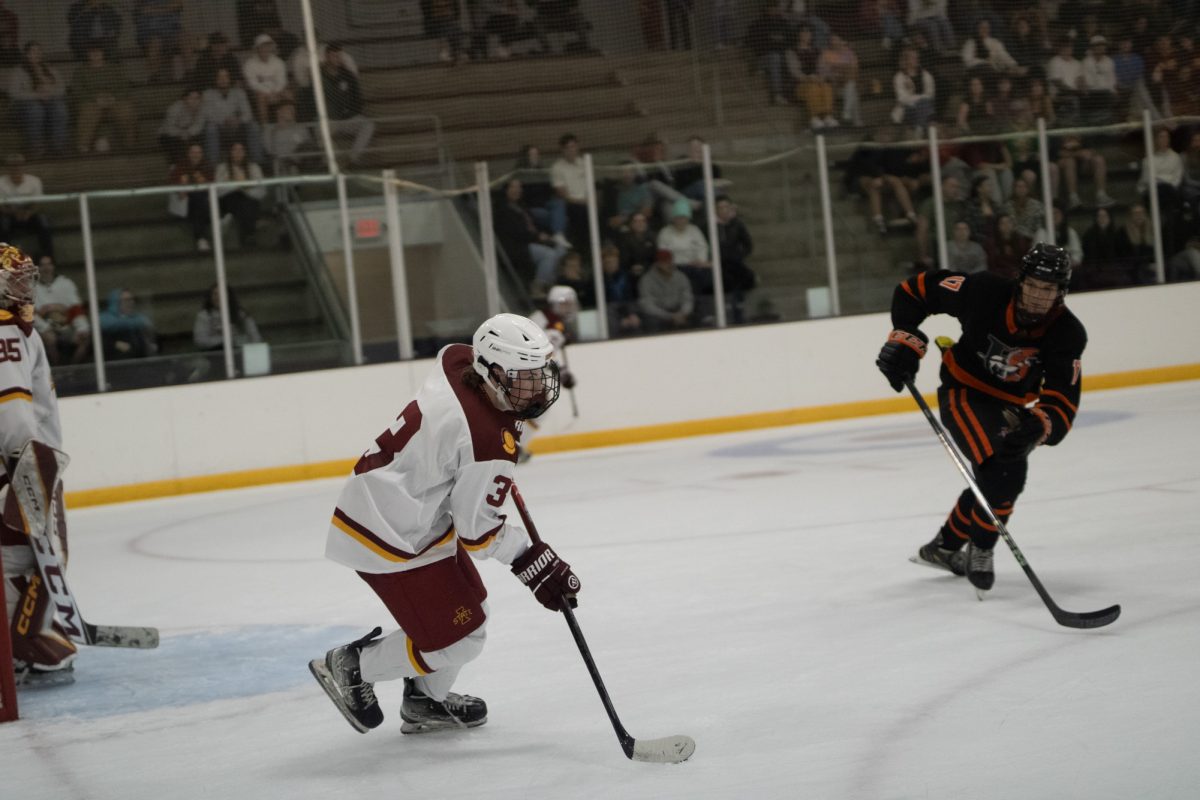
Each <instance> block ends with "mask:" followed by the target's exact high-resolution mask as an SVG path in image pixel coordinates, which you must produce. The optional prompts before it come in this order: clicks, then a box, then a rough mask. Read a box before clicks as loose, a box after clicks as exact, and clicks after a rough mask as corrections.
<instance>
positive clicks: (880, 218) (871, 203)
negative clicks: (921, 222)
mask: <svg viewBox="0 0 1200 800" xmlns="http://www.w3.org/2000/svg"><path fill="white" fill-rule="evenodd" d="M875 138H876V139H877V140H878V141H879V143H880V144H882V145H885V146H882V147H872V146H870V145H869V144H865V145H863V146H860V147H859V148H858V149H857V150H855V151H854V153H853V154H852V155H851V157H850V163H849V165H848V167H847V180H848V181H849V184H848V188H849V190H850V191H852V192H859V193H861V194H862V196H863V197H865V198H866V199H867V205H868V208H869V210H870V214H871V222H872V223H873V224H874V226H875V229H876V230H877V231H878V232H879V233H880V235H885V234H887V232H888V225H887V220H885V219H884V214H883V195H884V190H888V191H890V192H891V194H892V195H893V196H894V197H895V198H896V202H897V203H899V204H900V207H901V209H902V210H903V212H904V217H905V218H906V219H907V220H909V221H911V222H913V223H914V224H915V223H916V220H917V214H916V209H915V208H913V202H912V194H911V191H910V190H913V189H915V188H916V185H917V184H916V181H915V180H908V181H906V180H905V179H906V178H910V179H917V177H918V176H917V175H914V174H912V171H911V169H910V165H909V163H908V155H909V153H910V152H911V151H909V150H907V149H903V148H896V147H887V146H886V145H887V144H888V143H890V142H894V141H895V133H894V131H893V129H891V128H887V127H883V128H880V129H879V130H878V131H877V132H876V135H875Z"/></svg>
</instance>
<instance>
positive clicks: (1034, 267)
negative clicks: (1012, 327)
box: [1013, 242, 1071, 326]
mask: <svg viewBox="0 0 1200 800" xmlns="http://www.w3.org/2000/svg"><path fill="white" fill-rule="evenodd" d="M1029 279H1033V280H1037V281H1042V282H1044V283H1048V284H1050V285H1052V286H1054V287H1057V291H1053V290H1050V289H1049V288H1047V287H1035V286H1033V285H1027V283H1026V282H1027V281H1028V280H1029ZM1070 283H1071V257H1070V255H1068V254H1067V251H1066V250H1065V249H1064V248H1062V247H1059V246H1057V245H1053V244H1046V243H1045V242H1038V243H1037V244H1035V245H1034V246H1033V247H1031V248H1030V249H1029V252H1028V253H1026V254H1025V257H1024V258H1022V259H1021V276H1020V278H1018V279H1017V285H1016V288H1015V290H1014V292H1013V295H1014V302H1015V305H1016V312H1017V321H1018V322H1020V323H1021V324H1022V325H1026V326H1032V325H1037V324H1039V323H1040V322H1041V321H1042V320H1044V319H1045V318H1046V316H1047V315H1048V314H1049V313H1050V312H1051V311H1052V310H1053V309H1054V308H1055V307H1057V306H1060V305H1062V302H1063V298H1064V297H1066V294H1067V287H1068V286H1069V285H1070ZM1052 291H1053V293H1051V292H1052Z"/></svg>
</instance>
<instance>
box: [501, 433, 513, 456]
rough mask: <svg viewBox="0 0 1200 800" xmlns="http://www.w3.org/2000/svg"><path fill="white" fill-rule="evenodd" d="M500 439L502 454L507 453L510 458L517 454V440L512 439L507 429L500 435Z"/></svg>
mask: <svg viewBox="0 0 1200 800" xmlns="http://www.w3.org/2000/svg"><path fill="white" fill-rule="evenodd" d="M500 439H501V444H502V445H503V447H504V452H506V453H508V454H509V455H510V456H511V455H512V454H513V453H515V452H517V440H516V439H514V438H513V435H512V431H510V430H507V429H506V430H504V431H503V432H502V433H501V434H500Z"/></svg>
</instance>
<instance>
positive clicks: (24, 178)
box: [0, 153, 54, 256]
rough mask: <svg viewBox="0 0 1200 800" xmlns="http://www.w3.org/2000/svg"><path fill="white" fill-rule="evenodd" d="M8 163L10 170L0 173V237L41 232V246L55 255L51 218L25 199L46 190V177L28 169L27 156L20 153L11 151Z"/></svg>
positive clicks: (38, 234)
mask: <svg viewBox="0 0 1200 800" xmlns="http://www.w3.org/2000/svg"><path fill="white" fill-rule="evenodd" d="M4 164H5V166H6V167H7V168H8V173H7V174H6V175H0V240H3V241H6V242H10V241H12V235H13V234H14V233H17V232H22V233H27V232H32V233H33V234H35V235H36V236H37V240H38V249H39V250H41V252H43V253H45V254H46V255H49V256H53V255H54V241H53V239H52V238H51V235H50V220H49V218H47V217H46V215H45V214H43V213H42V212H41V210H40V209H39V208H38V206H37V204H36V203H32V202H29V201H28V200H24V201H23V200H22V198H29V197H38V196H40V195H43V194H45V192H44V191H43V189H42V179H41V178H39V177H38V176H36V175H30V174H29V173H27V172H26V171H25V156H23V155H21V154H20V153H9V154H8V156H7V157H6V158H5V159H4Z"/></svg>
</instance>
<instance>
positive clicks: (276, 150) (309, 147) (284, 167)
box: [263, 103, 316, 175]
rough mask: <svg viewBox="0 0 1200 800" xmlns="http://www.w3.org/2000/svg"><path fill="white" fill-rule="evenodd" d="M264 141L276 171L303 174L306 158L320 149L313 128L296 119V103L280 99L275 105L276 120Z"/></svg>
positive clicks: (269, 128)
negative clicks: (315, 140) (317, 146)
mask: <svg viewBox="0 0 1200 800" xmlns="http://www.w3.org/2000/svg"><path fill="white" fill-rule="evenodd" d="M263 145H264V148H265V150H266V152H267V155H268V156H269V157H270V158H271V161H272V171H273V172H274V174H275V175H298V174H300V172H302V171H303V170H302V168H303V166H304V162H305V161H306V159H308V158H309V157H311V156H313V154H314V153H315V151H316V150H315V148H316V143H315V142H314V141H313V135H312V130H311V129H310V128H309V126H308V125H302V124H301V123H299V122H297V121H296V106H295V104H294V103H280V104H279V105H278V106H277V107H276V108H275V124H273V125H271V126H270V127H268V128H267V132H266V135H265V137H264V141H263Z"/></svg>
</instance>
